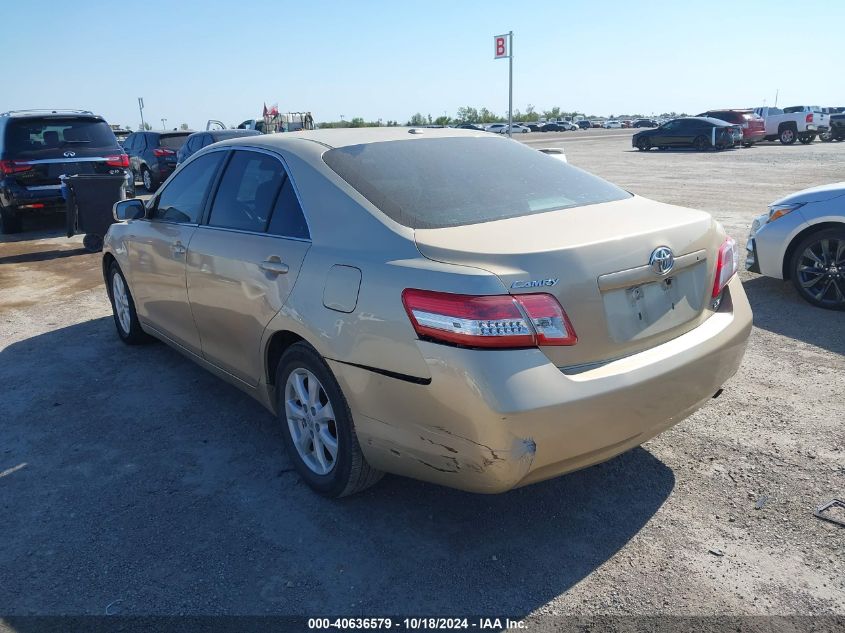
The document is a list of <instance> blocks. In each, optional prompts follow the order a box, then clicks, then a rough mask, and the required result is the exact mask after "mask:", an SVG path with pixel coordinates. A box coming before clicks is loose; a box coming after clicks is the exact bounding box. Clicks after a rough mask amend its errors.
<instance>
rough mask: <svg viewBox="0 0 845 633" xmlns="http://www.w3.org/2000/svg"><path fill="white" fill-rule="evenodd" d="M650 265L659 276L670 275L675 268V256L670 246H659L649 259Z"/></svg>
mask: <svg viewBox="0 0 845 633" xmlns="http://www.w3.org/2000/svg"><path fill="white" fill-rule="evenodd" d="M648 265H649V266H651V268H652V270H653V271H654V272H656V273H657V274H658V275H668V274H669V271H671V270H672V268H674V266H675V255H674V254H673V253H672V249H671V248H669V247H668V246H658V247H657V248H655V249H654V251H653V252H652V254H651V257H649V259H648Z"/></svg>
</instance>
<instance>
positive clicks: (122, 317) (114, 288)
mask: <svg viewBox="0 0 845 633" xmlns="http://www.w3.org/2000/svg"><path fill="white" fill-rule="evenodd" d="M111 296H112V300H113V301H114V313H115V314H116V315H117V322H118V323H119V324H120V329H121V330H123V333H124V334H129V330H130V328H131V327H132V316H131V314H130V313H129V295H128V293H127V292H126V285H125V284H124V283H123V277H121V276H120V275H119V274H114V275H112V278H111Z"/></svg>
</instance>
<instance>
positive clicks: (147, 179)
mask: <svg viewBox="0 0 845 633" xmlns="http://www.w3.org/2000/svg"><path fill="white" fill-rule="evenodd" d="M141 181H142V182H143V183H144V189H146V190H147V192H148V193H154V192H155V190H156V189H158V183H157V182H156V179H155V178H154V177H153V172H152V171H150V170H149V169H147V168H146V167H141Z"/></svg>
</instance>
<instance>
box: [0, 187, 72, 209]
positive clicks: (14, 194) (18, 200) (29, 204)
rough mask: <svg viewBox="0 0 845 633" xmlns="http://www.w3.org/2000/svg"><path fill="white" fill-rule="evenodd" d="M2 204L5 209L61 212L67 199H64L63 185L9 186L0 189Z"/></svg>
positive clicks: (0, 202)
mask: <svg viewBox="0 0 845 633" xmlns="http://www.w3.org/2000/svg"><path fill="white" fill-rule="evenodd" d="M0 204H2V205H3V206H4V207H16V208H17V209H19V210H21V211H30V210H41V209H54V210H60V209H64V207H65V199H64V198H63V197H62V186H61V185H44V186H37V187H22V186H20V185H17V184H8V185H5V186H3V187H2V188H0ZM41 205H43V206H41Z"/></svg>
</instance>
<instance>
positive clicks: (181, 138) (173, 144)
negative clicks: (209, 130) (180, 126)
mask: <svg viewBox="0 0 845 633" xmlns="http://www.w3.org/2000/svg"><path fill="white" fill-rule="evenodd" d="M187 138H188V135H187V134H170V135H164V134H161V135H160V136H159V137H158V145H159V147H163V148H164V149H179V148H180V147H182V145H184V144H185V139H187Z"/></svg>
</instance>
